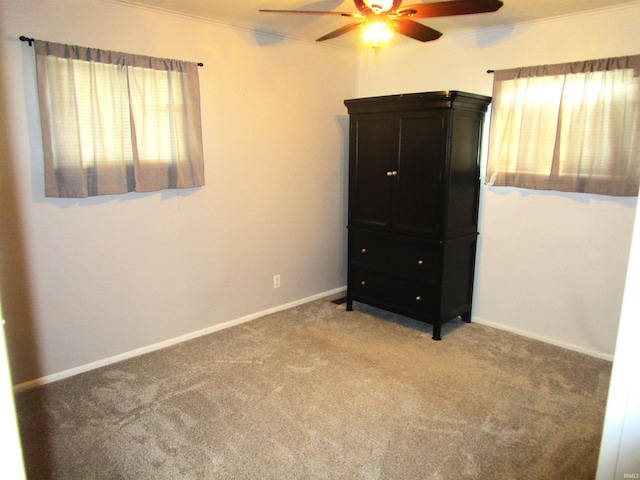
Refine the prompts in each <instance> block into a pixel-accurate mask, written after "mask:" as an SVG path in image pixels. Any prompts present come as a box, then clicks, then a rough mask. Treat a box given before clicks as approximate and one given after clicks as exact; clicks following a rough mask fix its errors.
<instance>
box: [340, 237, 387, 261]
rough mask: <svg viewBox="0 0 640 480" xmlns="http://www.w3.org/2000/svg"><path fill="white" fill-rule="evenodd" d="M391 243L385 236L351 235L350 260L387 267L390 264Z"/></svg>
mask: <svg viewBox="0 0 640 480" xmlns="http://www.w3.org/2000/svg"><path fill="white" fill-rule="evenodd" d="M390 248H391V244H390V243H389V242H388V241H386V240H385V239H384V238H378V237H374V236H366V235H356V234H350V235H349V261H350V262H353V263H357V264H359V265H366V266H369V267H373V268H379V269H386V268H387V267H388V265H389V259H390V255H391V252H390Z"/></svg>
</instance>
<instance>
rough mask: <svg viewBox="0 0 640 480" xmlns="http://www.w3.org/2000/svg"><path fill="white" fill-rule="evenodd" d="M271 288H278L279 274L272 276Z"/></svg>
mask: <svg viewBox="0 0 640 480" xmlns="http://www.w3.org/2000/svg"><path fill="white" fill-rule="evenodd" d="M273 288H280V275H279V274H278V275H274V276H273Z"/></svg>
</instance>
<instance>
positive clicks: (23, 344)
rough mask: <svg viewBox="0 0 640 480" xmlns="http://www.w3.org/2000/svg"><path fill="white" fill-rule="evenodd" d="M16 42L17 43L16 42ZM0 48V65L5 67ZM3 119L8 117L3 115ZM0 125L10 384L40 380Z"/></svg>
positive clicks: (1, 259) (6, 136) (1, 105)
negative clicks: (11, 382)
mask: <svg viewBox="0 0 640 480" xmlns="http://www.w3.org/2000/svg"><path fill="white" fill-rule="evenodd" d="M16 41H18V42H19V40H17V39H16ZM3 55H4V50H3V49H2V48H0V64H3V65H4V58H3ZM3 85H4V83H3V82H0V111H1V112H7V100H6V99H7V92H5V91H4V89H3ZM5 115H7V114H6V113H5ZM2 120H3V121H2V122H0V172H2V175H0V298H1V300H2V312H3V316H4V319H5V322H6V324H5V326H4V329H5V335H6V339H7V350H8V354H9V362H10V367H11V375H12V381H13V383H14V385H15V384H18V383H23V382H26V381H28V380H33V379H35V378H39V377H41V376H42V374H41V369H40V359H39V355H38V345H37V341H36V338H37V336H36V331H35V318H34V315H33V307H32V296H31V287H30V282H29V274H28V271H27V260H26V252H25V247H24V240H23V230H22V222H21V218H20V208H19V203H18V195H17V188H16V182H15V169H14V166H13V158H14V153H13V150H14V149H12V142H11V135H10V132H9V130H8V127H7V125H8V124H9V122H8V121H6V120H7V119H6V118H5V119H2Z"/></svg>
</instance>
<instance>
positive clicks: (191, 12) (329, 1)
mask: <svg viewBox="0 0 640 480" xmlns="http://www.w3.org/2000/svg"><path fill="white" fill-rule="evenodd" d="M114 1H117V2H120V3H127V4H137V5H141V6H144V7H148V8H152V9H154V10H160V11H165V12H174V13H178V14H180V15H187V16H190V17H196V18H200V19H204V20H207V21H213V22H216V23H221V24H225V25H233V26H237V27H241V28H245V29H248V30H250V31H254V32H263V33H270V34H274V35H275V36H276V37H274V42H276V41H280V40H281V39H282V38H283V37H289V38H295V39H299V40H305V41H310V42H313V41H315V39H316V38H319V37H321V36H322V35H324V34H326V33H329V32H331V31H333V30H335V29H337V28H340V27H342V26H344V25H347V24H348V23H350V22H353V21H354V20H353V19H350V18H348V17H340V16H334V15H288V14H279V13H260V12H259V11H258V10H260V9H278V10H321V11H341V12H357V9H356V8H355V6H354V4H353V1H352V0H344V1H343V0H317V1H313V0H114ZM433 1H442V0H433ZM503 2H504V6H503V7H502V8H501V9H500V10H498V11H497V12H493V13H481V14H475V15H461V16H454V17H443V18H432V19H420V20H418V21H420V23H423V24H425V25H428V26H429V27H432V28H435V29H436V30H439V31H440V32H442V33H443V34H444V35H453V34H462V33H470V32H473V31H474V30H476V29H480V28H490V27H504V26H512V25H515V24H518V23H524V22H530V21H532V20H539V19H543V18H550V17H556V16H561V15H572V14H577V13H580V12H585V11H589V10H596V9H601V8H608V7H612V6H616V5H622V4H630V3H640V0H503ZM415 3H431V2H430V1H426V0H404V2H403V6H407V5H411V4H415ZM436 41H437V40H436ZM405 42H416V40H412V39H409V38H407V37H403V36H399V35H396V38H395V39H394V40H393V41H392V43H394V44H398V43H405ZM324 43H326V44H327V45H331V46H335V47H339V48H346V49H350V50H359V49H362V48H363V46H362V42H361V40H360V36H359V34H358V31H353V32H350V33H347V34H345V35H342V36H340V37H338V38H335V39H332V40H327V41H325V42H324ZM427 45H428V43H426V44H425V48H426V46H427Z"/></svg>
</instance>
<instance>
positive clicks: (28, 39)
mask: <svg viewBox="0 0 640 480" xmlns="http://www.w3.org/2000/svg"><path fill="white" fill-rule="evenodd" d="M18 39H19V40H20V41H21V42H29V46H30V47H32V46H33V41H34V39H33V38H29V37H25V36H24V35H21V36H20V37H18Z"/></svg>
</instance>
